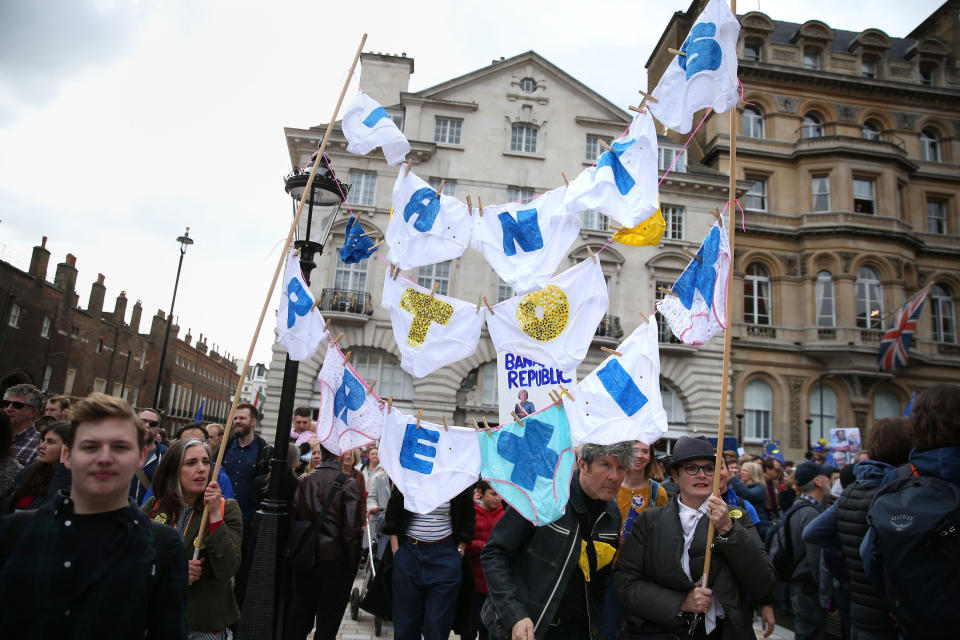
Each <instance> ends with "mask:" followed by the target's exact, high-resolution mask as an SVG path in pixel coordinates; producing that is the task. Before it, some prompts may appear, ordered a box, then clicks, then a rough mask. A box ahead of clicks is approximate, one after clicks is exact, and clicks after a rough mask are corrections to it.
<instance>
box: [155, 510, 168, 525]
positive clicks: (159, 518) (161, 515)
mask: <svg viewBox="0 0 960 640" xmlns="http://www.w3.org/2000/svg"><path fill="white" fill-rule="evenodd" d="M153 519H154V520H155V521H156V522H159V523H160V524H167V514H165V513H164V512H163V511H161V512H160V513H158V514H157V515H155V516H153Z"/></svg>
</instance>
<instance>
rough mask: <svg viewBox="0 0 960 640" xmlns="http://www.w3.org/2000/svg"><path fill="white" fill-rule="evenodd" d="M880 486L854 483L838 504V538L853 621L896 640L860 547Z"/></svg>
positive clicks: (890, 619)
mask: <svg viewBox="0 0 960 640" xmlns="http://www.w3.org/2000/svg"><path fill="white" fill-rule="evenodd" d="M879 490H880V486H874V487H870V488H868V487H864V486H863V485H861V484H860V482H854V483H853V484H852V485H850V486H848V487H847V488H846V489H844V490H843V494H842V495H841V496H840V498H839V499H838V500H837V534H838V536H839V538H840V546H841V549H842V550H843V555H844V558H845V560H846V563H847V570H848V571H849V575H850V617H851V622H852V623H853V625H854V626H855V627H857V628H858V629H861V630H863V631H869V632H870V633H873V634H877V635H879V636H881V637H887V638H891V640H893V639H895V638H896V637H897V635H898V633H897V628H896V626H895V625H894V623H893V619H892V618H891V616H890V607H888V606H887V603H886V601H885V600H884V599H883V596H882V595H880V593H879V592H878V591H877V590H876V588H875V587H874V586H873V583H872V582H870V579H869V578H868V577H867V575H866V573H865V572H864V571H863V559H862V558H861V557H860V543H861V542H862V541H863V537H864V536H865V535H866V534H867V509H868V508H869V507H870V502H872V501H873V496H874V495H875V494H876V493H877V491H879Z"/></svg>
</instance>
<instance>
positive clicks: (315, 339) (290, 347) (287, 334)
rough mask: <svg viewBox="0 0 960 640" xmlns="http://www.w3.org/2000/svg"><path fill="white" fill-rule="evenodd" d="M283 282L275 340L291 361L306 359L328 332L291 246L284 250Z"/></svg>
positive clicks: (313, 352)
mask: <svg viewBox="0 0 960 640" xmlns="http://www.w3.org/2000/svg"><path fill="white" fill-rule="evenodd" d="M283 282H284V285H283V289H282V290H281V291H280V309H279V311H278V313H277V342H279V343H280V344H281V345H283V348H284V349H286V350H287V353H288V354H289V355H290V359H291V360H297V361H300V360H306V359H307V358H310V357H311V356H313V354H315V353H316V352H317V348H318V347H319V346H320V343H321V342H323V341H324V340H325V339H326V338H327V331H326V329H324V324H325V322H324V319H323V316H322V315H321V314H320V311H319V310H317V308H316V307H315V306H314V299H313V295H312V294H311V293H310V286H309V285H308V284H307V281H306V280H305V279H304V278H303V272H302V271H300V260H299V259H298V257H297V256H296V254H295V253H294V251H293V249H290V251H289V252H288V253H287V269H286V271H285V273H284V277H283Z"/></svg>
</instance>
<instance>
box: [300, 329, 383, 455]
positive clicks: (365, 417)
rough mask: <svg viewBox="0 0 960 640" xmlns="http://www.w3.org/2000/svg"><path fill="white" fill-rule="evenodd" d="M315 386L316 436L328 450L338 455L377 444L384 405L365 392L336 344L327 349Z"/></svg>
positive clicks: (365, 383) (366, 388) (357, 376)
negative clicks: (317, 395) (317, 397)
mask: <svg viewBox="0 0 960 640" xmlns="http://www.w3.org/2000/svg"><path fill="white" fill-rule="evenodd" d="M317 383H318V386H319V387H320V413H319V415H317V436H318V437H319V438H320V444H322V445H323V446H324V448H325V449H326V450H327V451H329V452H330V453H334V454H336V455H340V454H341V453H343V452H344V451H350V450H351V449H356V448H357V447H362V446H365V445H368V444H371V443H374V442H376V441H377V438H379V437H380V432H381V430H382V429H383V414H384V403H383V402H382V401H381V400H379V399H378V398H377V395H376V394H374V393H368V391H369V389H370V387H369V386H368V385H367V381H366V380H364V379H363V378H361V377H360V374H358V373H357V372H356V370H355V369H354V368H353V367H352V366H351V365H349V364H347V363H346V362H345V360H344V357H343V352H342V351H340V347H338V346H337V345H336V344H335V343H331V344H330V346H328V347H327V355H326V357H324V359H323V367H321V368H320V375H319V376H318V378H317Z"/></svg>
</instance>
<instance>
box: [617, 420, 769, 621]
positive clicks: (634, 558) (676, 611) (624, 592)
mask: <svg viewBox="0 0 960 640" xmlns="http://www.w3.org/2000/svg"><path fill="white" fill-rule="evenodd" d="M673 455H674V460H673V464H672V465H671V467H670V473H671V475H672V476H673V478H674V481H675V482H676V483H677V486H678V487H679V494H678V496H677V498H676V499H674V500H671V501H670V503H669V504H667V505H666V506H664V507H657V508H653V509H647V510H646V511H645V512H644V513H642V514H640V517H639V518H638V520H637V522H636V524H635V525H634V527H633V529H632V531H631V533H630V536H629V537H628V538H627V541H626V544H625V545H624V548H623V551H622V553H621V554H620V559H619V561H618V563H617V567H616V569H615V570H614V584H615V585H616V589H617V595H618V596H619V598H620V603H621V605H622V606H623V613H624V626H625V636H624V637H625V638H629V639H633V638H653V637H680V636H681V635H682V636H687V635H688V634H689V636H690V637H692V638H706V637H720V638H725V639H726V638H738V639H744V640H745V639H747V638H750V639H753V638H755V635H754V632H753V626H752V610H751V609H752V608H751V605H750V604H749V603H748V602H747V598H751V599H753V600H754V601H756V600H759V599H762V598H765V597H767V596H768V595H769V593H770V591H771V589H772V588H773V585H774V583H775V574H774V571H773V566H772V565H771V564H770V561H769V559H768V558H767V556H766V554H765V553H764V552H763V547H762V546H761V543H760V537H759V536H758V535H757V532H756V529H755V528H754V526H753V522H751V521H750V519H749V517H743V514H740V517H738V518H731V514H730V512H729V511H728V508H727V505H726V503H725V502H724V501H723V500H721V499H720V498H719V497H717V496H712V495H711V493H712V491H713V474H714V473H715V472H716V471H715V451H714V449H713V446H712V445H711V444H710V443H709V441H707V439H706V438H704V437H702V436H701V437H697V438H691V437H687V436H684V437H681V438H680V439H679V440H678V441H677V444H676V445H675V446H674V449H673ZM704 515H706V516H707V517H706V518H703V516H704ZM734 515H737V514H734ZM710 521H712V522H713V524H714V526H715V530H716V538H715V539H714V540H713V542H712V543H711V542H710V541H708V540H707V536H706V534H707V529H708V523H709V522H710ZM709 544H712V548H713V553H712V560H711V564H710V573H709V582H708V586H706V587H701V586H697V581H698V580H700V578H701V576H702V575H703V570H704V556H705V553H706V549H707V546H708V545H709ZM678 545H682V547H681V548H677V546H678ZM721 603H722V604H721ZM715 630H719V633H718V634H714V631H715ZM711 634H714V635H711Z"/></svg>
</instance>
